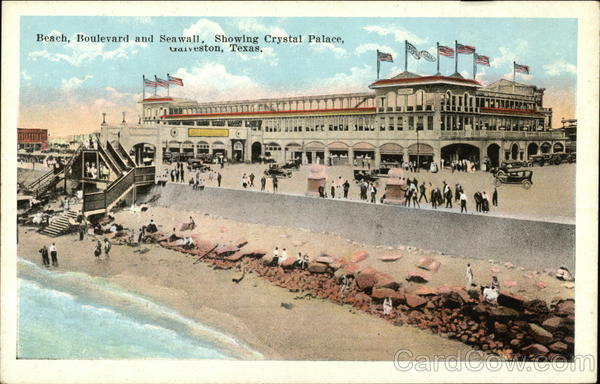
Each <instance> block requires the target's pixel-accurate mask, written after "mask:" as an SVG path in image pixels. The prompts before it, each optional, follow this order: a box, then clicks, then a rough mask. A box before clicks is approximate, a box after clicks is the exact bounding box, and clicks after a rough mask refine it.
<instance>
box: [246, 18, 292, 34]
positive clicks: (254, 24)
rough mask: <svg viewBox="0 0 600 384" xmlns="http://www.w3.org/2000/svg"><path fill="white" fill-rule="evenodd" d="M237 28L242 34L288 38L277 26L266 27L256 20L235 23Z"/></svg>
mask: <svg viewBox="0 0 600 384" xmlns="http://www.w3.org/2000/svg"><path fill="white" fill-rule="evenodd" d="M237 27H238V29H239V30H240V31H242V32H248V33H261V34H265V35H271V36H279V37H283V36H289V34H288V33H287V32H286V31H285V30H283V29H282V28H280V27H277V26H268V27H267V26H266V25H264V24H262V23H260V22H258V21H257V20H256V19H242V20H240V21H239V22H238V23H237Z"/></svg>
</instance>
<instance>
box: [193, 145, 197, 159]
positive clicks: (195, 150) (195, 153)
mask: <svg viewBox="0 0 600 384" xmlns="http://www.w3.org/2000/svg"><path fill="white" fill-rule="evenodd" d="M196 144H197V143H192V145H193V146H194V147H193V148H194V159H195V158H196V155H197V154H198V153H197V152H198V149H197V145H196Z"/></svg>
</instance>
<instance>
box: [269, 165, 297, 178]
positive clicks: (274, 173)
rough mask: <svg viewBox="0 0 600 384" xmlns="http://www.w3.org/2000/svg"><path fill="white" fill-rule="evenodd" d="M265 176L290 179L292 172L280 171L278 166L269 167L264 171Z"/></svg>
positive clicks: (287, 170)
mask: <svg viewBox="0 0 600 384" xmlns="http://www.w3.org/2000/svg"><path fill="white" fill-rule="evenodd" d="M265 175H266V176H277V177H286V178H287V177H292V171H290V170H289V169H282V168H280V167H278V166H276V165H275V166H273V165H272V166H270V167H269V168H268V169H265Z"/></svg>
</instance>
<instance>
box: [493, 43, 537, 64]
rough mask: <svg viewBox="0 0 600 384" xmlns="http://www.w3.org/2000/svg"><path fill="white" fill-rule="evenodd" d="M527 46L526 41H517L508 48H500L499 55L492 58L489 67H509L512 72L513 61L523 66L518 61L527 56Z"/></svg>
mask: <svg viewBox="0 0 600 384" xmlns="http://www.w3.org/2000/svg"><path fill="white" fill-rule="evenodd" d="M528 46H529V44H528V43H527V41H526V40H521V39H519V40H517V41H516V42H515V44H513V45H512V46H510V47H500V48H499V50H500V55H499V56H498V57H494V58H492V61H491V62H490V65H491V67H492V68H500V67H509V68H510V69H511V70H512V65H513V61H516V62H517V63H520V64H523V63H522V62H520V61H521V60H523V59H524V58H525V57H526V56H527V55H528V54H529V52H530V51H529V49H528Z"/></svg>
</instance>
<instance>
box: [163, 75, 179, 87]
mask: <svg viewBox="0 0 600 384" xmlns="http://www.w3.org/2000/svg"><path fill="white" fill-rule="evenodd" d="M167 78H168V79H169V84H174V85H179V86H180V87H183V79H181V78H179V77H173V76H171V75H169V74H167Z"/></svg>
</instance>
